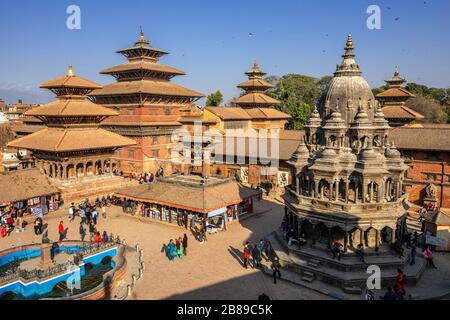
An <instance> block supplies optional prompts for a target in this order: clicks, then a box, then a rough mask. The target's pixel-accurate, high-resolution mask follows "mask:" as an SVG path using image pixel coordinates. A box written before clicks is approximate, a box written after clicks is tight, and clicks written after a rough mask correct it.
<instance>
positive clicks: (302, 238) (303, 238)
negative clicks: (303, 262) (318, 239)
mask: <svg viewBox="0 0 450 320" xmlns="http://www.w3.org/2000/svg"><path fill="white" fill-rule="evenodd" d="M307 243H308V240H307V239H306V234H304V233H302V234H301V236H300V238H299V239H298V245H299V246H300V247H301V246H304V245H305V244H307Z"/></svg>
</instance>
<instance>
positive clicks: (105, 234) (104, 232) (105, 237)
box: [102, 231, 109, 242]
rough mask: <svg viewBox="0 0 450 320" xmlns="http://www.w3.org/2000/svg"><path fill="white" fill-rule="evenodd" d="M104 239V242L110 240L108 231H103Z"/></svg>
mask: <svg viewBox="0 0 450 320" xmlns="http://www.w3.org/2000/svg"><path fill="white" fill-rule="evenodd" d="M102 241H103V242H108V241H109V238H108V234H107V233H106V231H103V236H102Z"/></svg>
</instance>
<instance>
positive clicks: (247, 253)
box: [244, 242, 250, 269]
mask: <svg viewBox="0 0 450 320" xmlns="http://www.w3.org/2000/svg"><path fill="white" fill-rule="evenodd" d="M249 245H250V243H249V242H246V243H245V246H244V268H245V269H248V261H249V260H250V252H249Z"/></svg>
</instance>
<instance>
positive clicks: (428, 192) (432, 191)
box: [425, 183, 436, 198]
mask: <svg viewBox="0 0 450 320" xmlns="http://www.w3.org/2000/svg"><path fill="white" fill-rule="evenodd" d="M425 197H427V198H436V186H435V185H434V184H432V183H429V184H428V185H427V187H426V188H425Z"/></svg>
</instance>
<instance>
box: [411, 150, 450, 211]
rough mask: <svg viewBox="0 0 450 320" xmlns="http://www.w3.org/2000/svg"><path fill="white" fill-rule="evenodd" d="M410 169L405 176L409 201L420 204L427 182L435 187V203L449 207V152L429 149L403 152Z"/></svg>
mask: <svg viewBox="0 0 450 320" xmlns="http://www.w3.org/2000/svg"><path fill="white" fill-rule="evenodd" d="M404 156H405V157H406V158H409V159H410V160H409V161H408V162H407V163H408V164H409V166H410V169H409V170H408V172H407V175H406V177H405V186H406V191H407V192H408V193H409V201H410V202H412V203H414V204H417V205H421V204H422V200H423V198H424V197H425V188H426V186H427V184H429V183H432V184H434V185H435V186H436V189H437V193H436V195H437V205H438V206H439V207H444V208H450V153H448V152H431V151H408V152H407V153H404Z"/></svg>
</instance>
